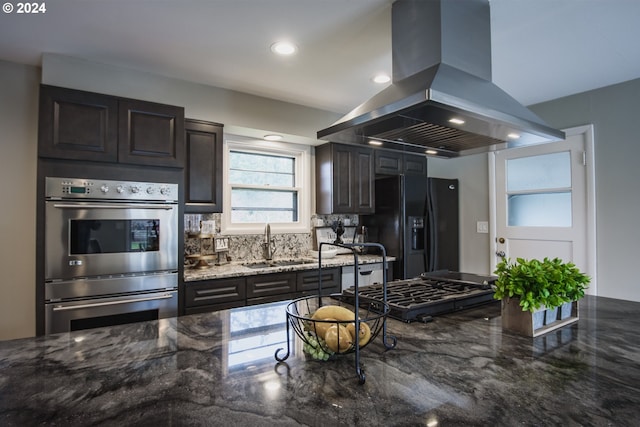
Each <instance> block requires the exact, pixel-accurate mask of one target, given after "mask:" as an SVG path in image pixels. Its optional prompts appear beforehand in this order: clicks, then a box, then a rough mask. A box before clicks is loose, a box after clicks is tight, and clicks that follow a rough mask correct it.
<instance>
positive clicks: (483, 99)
mask: <svg viewBox="0 0 640 427" xmlns="http://www.w3.org/2000/svg"><path fill="white" fill-rule="evenodd" d="M392 58H393V82H392V84H391V85H390V86H389V87H387V88H386V89H384V90H383V91H382V92H380V93H378V94H377V95H375V96H373V97H372V98H371V99H369V100H368V101H366V102H364V103H362V104H361V105H360V106H358V107H357V108H355V109H354V110H353V111H351V112H350V113H348V114H347V115H345V116H344V117H342V118H341V119H340V120H338V121H337V122H336V123H334V124H333V125H331V126H330V127H328V128H326V129H323V130H320V131H319V132H318V133H317V136H318V139H325V140H329V141H333V142H345V143H357V144H368V143H369V142H370V141H377V145H382V146H383V147H385V148H391V149H396V150H402V151H411V152H420V153H424V152H425V151H427V153H428V154H432V155H437V156H442V157H457V156H461V155H465V154H475V153H479V152H486V151H491V150H498V149H503V148H510V147H517V146H524V145H532V144H539V143H544V142H553V141H559V140H562V139H564V138H565V135H564V132H562V131H559V130H556V129H553V128H551V127H549V126H548V125H547V124H546V123H544V121H543V120H542V119H540V118H539V117H538V116H536V115H535V114H534V113H533V112H531V111H530V110H529V109H528V108H526V107H524V106H523V105H521V104H520V103H519V102H518V101H516V100H515V99H513V98H512V97H511V96H510V95H508V94H507V93H506V92H504V91H503V90H502V89H500V88H499V87H497V86H496V85H495V84H493V82H492V81H491V23H490V10H489V2H488V0H397V1H396V2H394V3H393V5H392Z"/></svg>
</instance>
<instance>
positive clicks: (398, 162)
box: [375, 150, 427, 176]
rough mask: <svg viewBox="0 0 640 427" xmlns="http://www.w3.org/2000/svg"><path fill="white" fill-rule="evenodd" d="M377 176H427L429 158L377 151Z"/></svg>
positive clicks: (397, 152)
mask: <svg viewBox="0 0 640 427" xmlns="http://www.w3.org/2000/svg"><path fill="white" fill-rule="evenodd" d="M375 162H376V168H375V170H376V174H377V175H423V176H427V157H426V156H424V155H420V154H408V153H402V152H399V151H386V150H375Z"/></svg>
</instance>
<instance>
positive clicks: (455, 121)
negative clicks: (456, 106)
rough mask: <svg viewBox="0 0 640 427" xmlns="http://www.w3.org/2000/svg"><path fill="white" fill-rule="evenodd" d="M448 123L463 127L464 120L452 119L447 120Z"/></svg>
mask: <svg viewBox="0 0 640 427" xmlns="http://www.w3.org/2000/svg"><path fill="white" fill-rule="evenodd" d="M449 123H453V124H454V125H463V124H464V120H462V119H458V118H456V117H454V118H453V119H449Z"/></svg>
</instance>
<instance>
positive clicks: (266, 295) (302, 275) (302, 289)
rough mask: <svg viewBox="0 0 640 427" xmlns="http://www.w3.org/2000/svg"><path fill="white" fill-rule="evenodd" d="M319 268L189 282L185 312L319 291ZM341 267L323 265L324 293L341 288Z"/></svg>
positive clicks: (252, 303)
mask: <svg viewBox="0 0 640 427" xmlns="http://www.w3.org/2000/svg"><path fill="white" fill-rule="evenodd" d="M319 277H320V276H319V275H318V270H317V269H316V270H304V271H298V272H296V271H292V272H285V273H272V274H258V275H252V276H244V277H236V278H231V279H214V280H202V281H198V282H187V283H185V293H184V295H185V298H184V299H185V300H184V314H195V313H203V312H209V311H216V310H223V309H228V308H236V307H244V306H246V305H256V304H264V303H268V302H276V301H285V300H292V299H295V298H300V297H303V296H312V295H317V294H318V281H319ZM341 280H342V277H341V270H340V267H335V268H326V269H322V295H329V294H332V293H337V292H340V290H341V285H342V283H341Z"/></svg>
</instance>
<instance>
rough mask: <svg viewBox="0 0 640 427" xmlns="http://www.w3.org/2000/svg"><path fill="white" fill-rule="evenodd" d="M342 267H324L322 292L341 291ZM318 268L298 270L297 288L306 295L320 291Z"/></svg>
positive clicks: (324, 293)
mask: <svg viewBox="0 0 640 427" xmlns="http://www.w3.org/2000/svg"><path fill="white" fill-rule="evenodd" d="M340 280H341V275H340V267H336V268H326V269H322V294H323V295H326V294H327V293H333V292H339V291H340ZM318 281H319V276H318V270H311V271H301V272H298V277H297V283H296V290H297V291H298V292H304V294H305V295H309V294H313V293H317V292H318Z"/></svg>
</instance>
